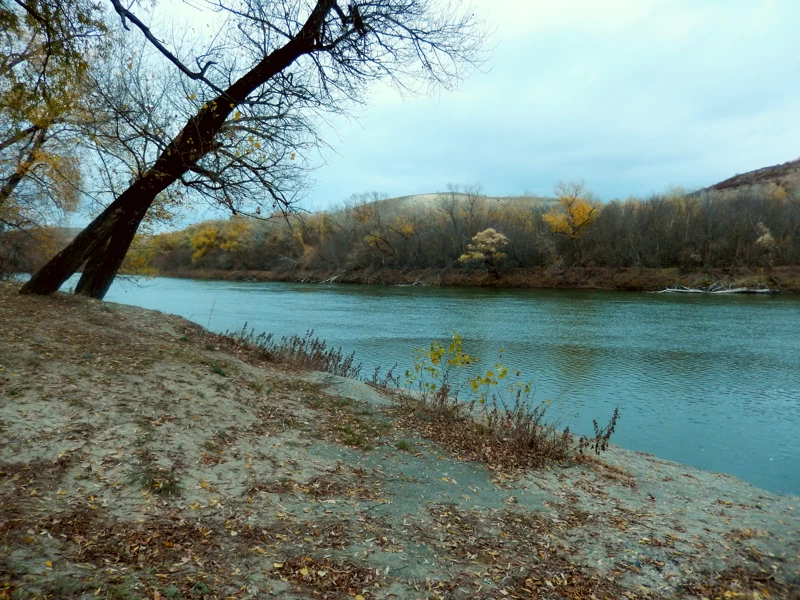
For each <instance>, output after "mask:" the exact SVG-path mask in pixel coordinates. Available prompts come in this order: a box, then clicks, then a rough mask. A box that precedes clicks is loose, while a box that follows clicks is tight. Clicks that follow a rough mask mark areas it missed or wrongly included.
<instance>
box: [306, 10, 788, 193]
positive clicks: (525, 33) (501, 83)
mask: <svg viewBox="0 0 800 600" xmlns="http://www.w3.org/2000/svg"><path fill="white" fill-rule="evenodd" d="M474 4H475V5H476V10H477V11H478V12H479V13H481V14H484V15H485V18H486V20H487V21H488V22H489V23H490V25H491V26H492V27H493V28H494V29H495V33H494V35H493V37H492V39H491V41H490V45H491V46H493V47H495V51H494V53H493V57H492V59H491V61H490V62H489V64H488V65H487V67H486V70H487V71H488V72H487V73H485V74H478V75H474V76H473V77H472V78H470V79H469V80H467V81H466V82H465V83H464V84H463V86H462V88H461V89H460V90H458V91H456V92H445V93H442V94H441V95H440V96H438V97H436V98H429V97H422V98H415V99H413V100H411V101H405V102H404V101H402V100H401V99H400V98H399V97H397V96H396V94H394V93H393V92H392V91H391V90H388V89H377V90H376V93H375V96H374V98H373V101H372V103H371V105H370V106H369V107H368V108H367V109H366V110H364V111H360V112H359V113H358V121H357V122H346V121H342V122H340V123H338V124H337V130H338V134H339V139H336V138H335V137H334V138H333V139H330V142H331V143H332V145H333V146H334V147H335V149H336V151H337V152H338V154H333V153H330V154H328V155H326V159H327V164H326V165H325V166H323V167H321V168H320V169H318V170H317V171H315V173H314V174H313V177H314V179H315V180H316V185H315V186H314V188H313V189H312V190H311V193H310V194H309V197H308V199H307V201H306V202H305V203H304V205H305V206H307V207H308V208H314V209H324V208H327V207H329V206H331V205H332V204H336V203H340V202H341V201H342V200H344V199H345V198H347V197H348V196H350V195H351V194H353V193H357V192H364V191H372V190H376V191H381V192H385V193H387V194H389V195H390V196H399V195H406V194H417V193H425V192H435V191H440V190H444V189H445V187H446V186H447V184H448V183H460V184H474V183H480V184H482V186H483V189H484V192H485V193H486V194H489V195H510V194H519V193H522V192H524V191H526V190H527V191H530V192H534V193H537V194H540V195H547V194H549V193H550V191H551V190H552V188H553V185H554V184H555V183H556V182H558V181H559V180H562V179H564V180H573V179H585V180H586V182H587V184H588V186H589V187H590V189H592V190H593V191H595V193H596V194H597V195H598V196H599V197H600V198H601V199H602V200H610V199H612V198H626V197H628V196H631V195H645V194H648V193H650V192H658V191H663V190H665V189H667V188H668V187H669V186H672V185H681V186H684V187H690V188H692V187H702V186H705V185H709V184H712V183H715V182H717V181H719V180H721V179H725V178H727V177H729V176H732V175H734V174H736V173H737V172H745V171H749V170H752V169H756V168H759V167H763V166H768V165H772V164H775V163H780V162H785V161H787V160H792V159H795V158H798V157H799V156H800V42H798V39H797V35H798V34H797V27H798V25H800V1H797V0H717V1H714V0H557V1H556V0H476V1H475V2H474Z"/></svg>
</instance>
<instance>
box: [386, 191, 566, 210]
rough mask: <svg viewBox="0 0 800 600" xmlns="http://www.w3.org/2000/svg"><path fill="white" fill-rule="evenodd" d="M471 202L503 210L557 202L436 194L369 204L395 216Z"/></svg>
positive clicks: (528, 198)
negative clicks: (417, 210)
mask: <svg viewBox="0 0 800 600" xmlns="http://www.w3.org/2000/svg"><path fill="white" fill-rule="evenodd" d="M471 202H481V203H483V205H484V206H487V207H496V208H503V207H505V206H509V205H511V204H517V205H523V206H525V205H528V206H536V205H551V204H553V203H555V202H557V200H556V199H555V198H545V197H539V196H484V195H478V194H471V193H466V192H436V193H432V194H412V195H410V196H398V197H396V198H385V199H382V200H375V201H373V202H371V204H374V205H375V206H376V207H377V208H378V209H380V211H381V212H382V213H383V214H397V213H401V212H410V211H413V210H414V209H424V210H433V209H444V208H446V207H447V206H455V207H458V208H463V207H465V206H467V205H468V204H469V203H471Z"/></svg>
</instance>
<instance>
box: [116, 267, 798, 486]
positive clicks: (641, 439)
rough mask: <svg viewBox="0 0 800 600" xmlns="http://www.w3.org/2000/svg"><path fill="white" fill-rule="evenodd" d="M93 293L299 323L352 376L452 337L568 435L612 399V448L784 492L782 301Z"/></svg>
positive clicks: (794, 361) (787, 388)
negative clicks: (503, 370) (510, 377)
mask: <svg viewBox="0 0 800 600" xmlns="http://www.w3.org/2000/svg"><path fill="white" fill-rule="evenodd" d="M106 299H107V300H109V301H113V302H121V303H125V304H133V305H137V306H142V307H145V308H151V309H156V310H160V311H163V312H168V313H174V314H178V315H181V316H184V317H186V318H188V319H191V320H192V321H195V322H197V323H199V324H201V325H203V326H205V327H208V328H209V329H211V330H213V331H217V332H223V331H225V330H239V329H241V328H242V326H243V324H244V323H245V322H247V323H248V325H249V327H252V328H255V330H256V331H267V332H273V333H274V334H275V335H276V336H278V337H280V336H282V335H291V334H295V333H297V334H301V335H302V334H304V333H305V332H306V331H307V330H309V329H314V332H315V335H317V336H319V337H321V338H323V339H325V340H326V341H327V342H328V343H329V345H334V346H341V347H342V348H343V349H344V350H345V351H346V352H348V353H349V352H350V351H355V353H356V358H357V360H358V361H361V362H362V363H363V365H364V370H363V372H362V373H364V374H366V373H370V372H371V371H372V369H373V368H374V367H375V366H381V367H383V368H384V369H385V368H386V367H391V366H392V365H394V364H395V363H397V364H398V365H399V369H398V370H401V371H402V370H404V369H405V368H407V367H409V366H410V365H411V364H412V352H413V349H414V348H415V347H422V346H427V345H428V344H429V342H430V341H431V340H433V339H440V340H447V339H448V338H449V336H450V335H451V333H452V332H453V331H458V332H459V333H461V334H462V336H463V338H464V346H465V349H466V350H467V351H468V352H469V353H472V354H476V355H478V356H481V357H484V359H485V360H484V362H485V363H493V362H495V357H496V352H497V350H498V349H499V348H500V347H504V348H505V357H504V363H505V364H506V365H508V366H509V367H511V368H513V369H518V370H520V371H521V372H522V377H523V378H524V379H526V380H530V381H532V382H533V384H534V389H535V396H534V397H535V400H537V401H538V400H547V399H550V400H552V401H553V405H552V407H551V409H550V410H551V414H552V415H553V416H558V417H560V418H561V419H562V420H563V422H564V423H565V424H569V425H570V426H571V429H572V430H574V431H578V432H585V433H589V432H591V430H592V426H591V422H592V419H595V418H596V419H597V420H598V421H599V422H600V423H601V424H605V423H606V422H607V421H608V419H609V417H610V416H611V414H612V412H613V410H614V407H615V406H619V407H620V413H621V417H620V421H619V424H618V426H617V431H616V433H615V435H614V437H613V438H612V440H611V441H612V442H613V443H615V444H618V445H620V446H623V447H626V448H630V449H634V450H639V451H643V452H648V453H652V454H655V455H657V456H659V457H662V458H665V459H668V460H673V461H677V462H682V463H686V464H690V465H694V466H696V467H700V468H703V469H708V470H711V471H717V472H722V473H728V474H731V475H734V476H736V477H739V478H741V479H743V480H745V481H748V482H750V483H752V484H754V485H756V486H758V487H761V488H764V489H767V490H770V491H773V492H778V493H792V494H797V495H800V467H798V465H800V298H797V297H765V296H725V297H720V296H707V295H665V294H660V295H659V294H643V293H634V292H600V291H585V290H575V291H565V290H515V289H489V288H432V287H401V286H361V285H335V284H330V285H319V284H295V283H247V282H230V281H195V280H183V279H165V278H156V279H152V280H146V281H143V282H141V283H140V284H138V285H136V284H132V283H130V282H127V283H126V282H124V281H122V282H117V283H115V284H114V285H113V286H112V288H111V290H110V291H109V294H108V295H107V297H106Z"/></svg>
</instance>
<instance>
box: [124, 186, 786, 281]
mask: <svg viewBox="0 0 800 600" xmlns="http://www.w3.org/2000/svg"><path fill="white" fill-rule="evenodd" d="M555 196H556V197H555V198H535V197H517V198H491V197H486V196H483V195H481V194H480V193H479V192H478V191H476V190H471V191H470V190H468V191H466V192H457V191H450V192H446V193H441V194H437V195H435V196H426V197H419V200H416V199H415V198H414V197H411V198H410V199H406V201H405V202H403V201H402V200H403V199H389V200H387V199H379V195H378V194H374V193H372V194H361V195H355V196H353V197H351V199H350V201H348V202H347V203H346V204H345V206H343V207H341V208H339V209H337V210H331V211H326V212H316V213H310V214H295V215H291V216H290V217H288V218H283V217H281V216H275V217H273V218H271V219H268V220H254V219H248V218H237V217H233V218H230V219H227V220H220V221H206V222H202V223H198V224H195V225H191V226H190V227H187V228H186V229H183V230H181V231H175V232H171V233H162V234H160V235H155V236H152V237H148V238H142V239H140V240H139V242H138V244H136V249H135V251H134V252H133V253H132V254H131V257H130V261H129V262H130V264H129V267H130V268H133V269H142V268H145V269H152V270H154V271H156V272H164V273H168V272H171V271H186V270H192V269H213V270H248V271H297V270H319V271H330V270H335V271H351V270H358V269H368V268H373V269H375V268H392V269H429V268H445V267H457V268H460V269H465V270H469V269H484V270H489V271H495V270H496V271H497V272H502V270H503V269H513V268H520V267H522V268H526V267H527V268H530V267H547V266H557V267H560V268H568V267H574V266H579V267H580V266H597V267H614V268H624V267H645V268H675V267H677V268H680V269H685V270H693V269H698V268H725V267H751V268H764V267H766V268H769V267H773V266H785V265H798V264H800V194H798V193H796V192H795V193H788V192H787V191H786V190H785V189H783V188H781V187H777V186H773V187H771V188H769V189H762V190H760V191H758V192H749V193H748V192H742V191H739V192H737V193H736V194H722V193H719V192H701V193H696V194H684V193H680V192H675V193H669V194H662V195H653V196H651V197H649V198H646V199H629V200H625V201H612V202H608V203H600V202H598V201H596V200H594V199H593V197H592V194H591V193H590V192H589V191H588V190H587V189H586V187H585V186H584V185H583V184H582V183H562V184H559V185H558V186H557V187H556V190H555ZM487 229H493V230H494V231H495V232H497V234H499V236H498V238H497V239H495V241H494V243H495V244H496V245H497V247H495V248H491V249H489V250H488V251H487V250H486V248H482V249H478V254H477V255H475V254H474V252H473V254H472V255H470V252H471V251H474V250H476V248H475V245H474V244H473V238H474V236H475V235H476V234H478V233H479V232H482V231H485V230H487ZM487 252H488V254H487ZM491 253H494V255H493V256H490V254H491ZM480 258H484V259H486V260H480ZM459 259H461V260H459Z"/></svg>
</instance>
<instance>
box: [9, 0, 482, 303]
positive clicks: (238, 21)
mask: <svg viewBox="0 0 800 600" xmlns="http://www.w3.org/2000/svg"><path fill="white" fill-rule="evenodd" d="M110 2H111V4H112V6H113V8H114V9H115V11H116V12H117V14H118V15H119V17H120V19H121V20H122V22H123V23H124V25H125V26H126V27H128V28H130V29H132V30H136V31H138V32H139V33H140V34H141V35H143V36H144V38H146V39H147V40H148V42H149V43H150V44H151V46H152V47H153V48H155V49H156V50H157V51H158V52H159V53H160V54H161V56H162V57H163V59H164V60H165V61H168V63H170V64H171V66H172V67H174V69H176V70H175V74H176V75H178V76H179V78H180V79H179V80H180V81H181V82H182V83H183V84H185V86H186V90H185V91H186V92H188V93H187V97H186V102H181V99H180V98H173V100H174V102H175V103H176V104H181V105H182V107H183V112H184V114H185V115H186V120H185V121H183V124H180V121H179V120H178V119H176V120H175V121H174V123H179V124H178V125H173V127H172V129H170V130H169V132H168V134H165V136H166V137H165V139H167V140H168V143H167V144H166V145H165V147H163V149H162V148H159V152H158V153H157V155H156V156H155V157H154V158H153V159H152V160H149V161H148V162H147V164H146V165H144V169H143V170H142V172H141V173H139V174H138V175H137V176H136V177H135V178H134V179H133V180H132V182H131V184H130V185H129V186H128V187H127V188H126V189H125V190H124V191H123V192H122V193H121V194H119V196H118V197H117V198H116V199H115V200H114V201H113V202H111V203H110V204H109V206H108V207H107V208H106V209H105V210H104V211H103V212H102V213H100V215H98V217H97V218H96V219H95V220H94V221H93V222H92V223H91V224H90V225H89V226H88V227H87V228H86V229H85V230H84V231H82V232H81V233H80V234H79V235H78V236H77V237H76V238H75V240H74V241H73V242H72V243H71V244H70V245H69V246H68V247H67V248H65V249H64V250H63V251H62V252H60V253H59V254H58V255H57V256H56V257H55V258H54V259H53V260H52V261H50V263H48V264H47V265H46V266H45V267H44V268H43V269H42V270H40V271H39V272H38V273H36V274H35V275H34V276H33V277H32V278H31V280H30V281H29V282H28V283H26V284H25V286H23V288H22V292H23V293H37V294H49V293H52V292H54V291H56V290H57V289H58V288H59V287H60V285H61V284H62V283H63V282H64V281H65V280H66V279H67V278H68V277H69V276H70V275H72V274H73V273H74V272H76V271H77V270H78V269H80V268H81V266H82V265H84V264H85V265H86V266H85V267H84V270H83V274H82V276H81V279H80V282H79V283H78V286H77V288H76V292H77V293H81V294H85V295H88V296H93V297H97V298H102V297H103V295H104V294H105V293H106V291H107V290H108V287H109V286H110V284H111V282H112V281H113V279H114V277H115V275H116V273H117V271H118V269H119V267H120V265H121V263H122V260H123V258H124V256H125V253H126V252H127V250H128V248H129V246H130V244H131V242H132V240H133V238H134V235H135V234H136V232H137V230H138V228H139V226H140V224H141V222H142V220H143V219H144V218H145V216H146V215H147V213H148V211H149V210H150V208H151V206H152V205H153V203H154V202H155V201H156V199H157V198H158V196H159V194H161V193H162V192H165V191H166V190H168V189H169V188H170V186H173V185H178V184H186V183H190V184H192V185H194V186H195V187H204V188H205V190H206V191H208V192H210V193H212V194H214V195H215V197H216V198H217V199H218V201H219V202H220V203H222V204H223V205H231V206H233V207H234V208H235V207H236V203H237V202H242V201H243V200H244V201H247V200H249V201H251V206H250V210H252V212H253V213H255V214H258V213H259V212H260V210H261V207H260V204H259V202H260V197H263V195H264V192H265V193H266V196H267V197H268V198H270V199H271V201H272V203H273V207H276V206H278V205H283V206H284V207H288V206H290V205H291V204H292V200H293V198H292V197H291V196H287V195H285V194H284V193H283V189H282V186H281V178H280V177H278V179H277V181H276V180H275V179H273V172H280V170H281V169H282V168H283V167H285V166H289V168H290V170H291V163H292V161H295V160H296V159H297V160H299V159H302V158H303V153H304V152H305V151H306V150H307V149H308V148H309V145H318V144H319V143H320V140H318V139H317V137H316V130H315V127H314V126H315V118H314V117H315V116H316V115H317V114H319V113H321V112H327V113H341V112H345V111H346V110H347V108H348V106H350V105H352V103H354V102H355V103H359V102H364V101H365V99H366V97H367V89H368V86H369V84H370V83H371V82H374V81H376V80H378V79H383V78H387V77H388V78H389V79H391V81H392V82H393V83H394V84H395V85H396V86H398V87H399V88H400V89H402V90H404V91H406V92H417V91H421V90H423V89H429V88H431V87H433V88H437V87H451V86H452V85H454V84H455V83H456V82H458V81H459V79H460V78H461V76H463V75H464V74H465V73H466V72H467V71H468V70H469V68H470V67H471V66H473V65H475V64H476V63H477V62H478V61H479V60H480V59H481V52H480V48H481V45H482V41H483V37H484V33H483V30H482V27H481V23H480V22H479V20H478V19H477V18H476V17H475V15H474V13H472V12H471V11H465V10H462V9H461V7H459V6H456V5H454V4H450V3H447V2H444V3H443V2H434V0H373V1H371V2H363V3H356V2H351V3H350V4H349V6H344V7H343V6H342V5H340V3H339V2H337V0H316V1H315V2H312V3H308V2H305V1H303V0H280V1H269V2H268V1H266V0H214V1H211V0H209V2H208V5H209V6H211V7H213V9H214V10H215V11H217V12H218V13H222V14H225V15H226V16H227V18H226V19H225V20H224V22H225V23H226V25H223V26H222V27H223V29H222V30H220V35H219V36H218V37H217V38H216V39H217V40H218V41H217V43H216V45H215V46H214V47H212V48H203V49H202V50H199V49H198V50H195V51H194V52H193V53H190V52H189V51H188V50H187V51H181V52H178V51H177V50H174V49H170V48H168V47H167V45H166V44H165V43H163V42H162V41H161V40H162V39H163V36H162V35H159V34H157V33H156V32H154V31H153V30H152V29H151V26H149V25H148V24H147V23H145V21H144V20H143V18H140V15H138V14H136V12H135V9H134V8H133V7H131V8H126V6H125V5H123V4H122V2H121V1H120V0H110ZM133 6H137V5H133ZM234 48H235V50H234ZM194 65H197V66H196V67H195V66H194ZM176 79H177V78H176ZM265 163H266V166H265ZM228 174H230V175H231V178H230V179H228V180H226V179H225V177H224V176H223V175H228ZM255 187H259V188H260V190H261V192H262V193H261V196H256V194H255V193H253V192H252V190H254V188H255ZM253 205H254V206H253ZM239 208H240V209H241V210H245V208H244V207H242V206H240V207H239Z"/></svg>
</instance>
